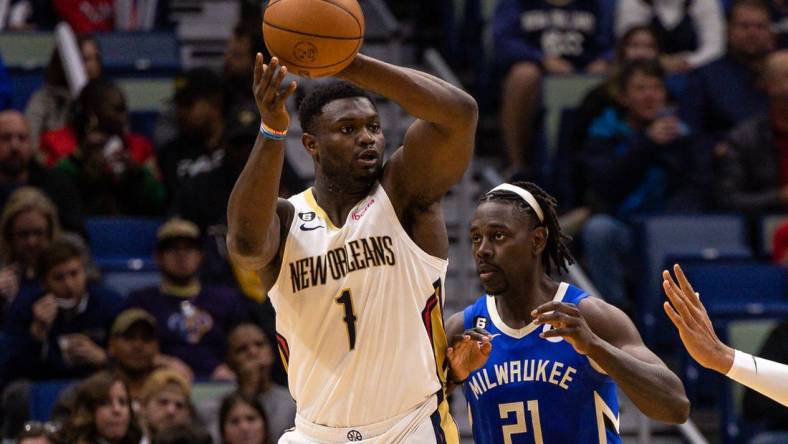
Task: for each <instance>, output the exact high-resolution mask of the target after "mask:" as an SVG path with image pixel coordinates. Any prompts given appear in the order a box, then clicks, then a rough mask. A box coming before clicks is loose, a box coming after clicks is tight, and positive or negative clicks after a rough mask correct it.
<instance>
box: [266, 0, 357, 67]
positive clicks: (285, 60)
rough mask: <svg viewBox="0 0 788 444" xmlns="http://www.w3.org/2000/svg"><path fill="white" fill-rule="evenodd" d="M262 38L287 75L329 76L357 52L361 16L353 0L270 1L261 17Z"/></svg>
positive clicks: (351, 59)
mask: <svg viewBox="0 0 788 444" xmlns="http://www.w3.org/2000/svg"><path fill="white" fill-rule="evenodd" d="M263 36H264V39H265V46H266V47H267V48H268V51H270V52H271V55H272V56H276V57H278V58H279V60H280V62H281V63H282V64H284V65H285V66H287V69H288V70H289V71H290V72H291V73H293V74H297V75H299V76H303V77H325V76H330V75H333V74H336V73H338V72H340V71H342V70H343V69H345V67H346V66H347V65H349V64H350V62H352V61H353V58H354V57H355V56H356V54H358V51H359V49H361V44H362V43H363V40H364V14H363V13H362V11H361V6H359V4H358V2H357V1H356V0H273V1H271V2H270V3H269V4H268V7H267V8H266V9H265V14H264V15H263Z"/></svg>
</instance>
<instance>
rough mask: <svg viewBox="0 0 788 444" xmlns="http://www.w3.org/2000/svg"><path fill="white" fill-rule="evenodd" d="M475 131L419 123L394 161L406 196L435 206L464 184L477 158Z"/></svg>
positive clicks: (421, 121) (412, 127)
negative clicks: (466, 175) (454, 188)
mask: <svg viewBox="0 0 788 444" xmlns="http://www.w3.org/2000/svg"><path fill="white" fill-rule="evenodd" d="M473 131H474V128H473V125H471V128H453V129H450V128H447V127H442V126H439V125H436V124H434V123H430V122H426V121H424V120H416V121H415V122H413V124H412V125H411V126H410V127H409V128H408V131H407V132H406V133H405V140H404V142H403V147H402V148H401V149H400V150H399V151H398V152H397V153H395V155H394V156H392V158H391V162H392V165H391V166H392V167H394V168H395V170H396V174H397V175H398V180H397V181H396V182H397V183H398V185H399V187H400V188H401V189H402V192H404V193H405V194H407V195H409V196H418V197H419V198H420V199H421V200H422V201H424V202H434V201H437V200H438V199H440V198H441V197H442V196H443V195H444V194H446V192H447V191H449V189H451V187H452V186H454V185H455V184H456V183H457V182H459V181H460V179H461V178H462V175H463V174H464V173H465V170H466V169H467V168H468V164H469V163H470V160H471V157H472V155H473V134H474V133H473Z"/></svg>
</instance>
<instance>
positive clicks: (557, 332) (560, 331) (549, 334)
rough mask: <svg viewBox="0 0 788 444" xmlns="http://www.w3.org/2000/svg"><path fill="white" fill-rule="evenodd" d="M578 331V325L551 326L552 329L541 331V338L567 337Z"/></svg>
mask: <svg viewBox="0 0 788 444" xmlns="http://www.w3.org/2000/svg"><path fill="white" fill-rule="evenodd" d="M576 332H577V327H563V328H551V329H550V330H547V331H543V332H541V333H539V337H540V338H559V337H561V338H565V337H567V336H572V335H574V334H575V333H576Z"/></svg>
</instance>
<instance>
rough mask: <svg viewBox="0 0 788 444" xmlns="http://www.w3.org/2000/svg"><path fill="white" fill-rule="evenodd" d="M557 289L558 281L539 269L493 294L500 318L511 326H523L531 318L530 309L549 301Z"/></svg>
mask: <svg viewBox="0 0 788 444" xmlns="http://www.w3.org/2000/svg"><path fill="white" fill-rule="evenodd" d="M557 289H558V283H557V282H555V281H554V280H552V279H550V277H549V276H547V275H546V274H545V273H544V272H543V271H541V270H539V271H538V275H536V276H524V278H523V279H521V280H519V282H516V283H513V285H512V286H511V287H510V288H509V290H507V291H505V292H503V293H501V294H499V295H496V296H495V304H496V307H497V308H498V313H499V314H500V315H501V320H503V322H504V323H505V324H506V325H508V326H509V327H512V328H523V327H525V326H526V325H528V324H529V323H530V322H531V320H532V318H531V311H533V309H535V308H536V307H538V306H540V305H542V304H544V303H545V302H549V301H551V300H552V299H553V297H554V296H555V292H556V291H557Z"/></svg>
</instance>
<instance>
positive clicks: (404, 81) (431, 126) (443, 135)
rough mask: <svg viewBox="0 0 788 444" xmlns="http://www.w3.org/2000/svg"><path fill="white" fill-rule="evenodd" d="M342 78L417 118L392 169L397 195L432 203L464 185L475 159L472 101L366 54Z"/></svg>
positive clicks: (424, 76)
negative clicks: (457, 185) (470, 165)
mask: <svg viewBox="0 0 788 444" xmlns="http://www.w3.org/2000/svg"><path fill="white" fill-rule="evenodd" d="M338 77H341V78H343V79H345V80H349V81H351V82H353V83H355V84H357V85H359V86H360V87H362V88H364V89H367V90H370V91H373V92H375V93H377V94H380V95H382V96H384V97H387V98H389V99H391V100H393V101H395V102H397V103H398V104H399V105H400V106H402V107H403V108H404V109H405V111H407V112H408V113H409V114H410V115H412V116H414V117H416V118H417V119H418V120H416V122H414V123H413V124H412V125H411V127H410V128H408V131H407V133H406V135H405V141H404V149H402V150H399V151H397V152H396V153H395V154H394V155H393V156H392V158H391V162H390V165H389V168H392V169H393V171H394V172H395V176H396V178H395V180H394V182H395V186H396V187H397V191H398V192H400V193H403V194H406V195H407V196H408V197H409V198H410V199H411V200H413V199H416V200H418V201H419V202H422V203H432V202H435V201H437V200H438V199H440V198H441V197H442V196H443V195H444V194H445V193H446V192H447V191H448V190H449V189H450V188H451V187H452V186H453V185H454V184H455V183H457V182H458V181H459V180H460V178H461V177H462V175H463V174H464V173H465V170H466V169H467V167H468V164H469V163H470V160H471V156H472V155H473V141H474V134H475V132H476V122H477V119H478V108H477V105H476V101H475V100H474V99H473V97H471V96H470V95H469V94H467V93H466V92H464V91H462V90H461V89H459V88H456V87H454V86H452V85H451V84H449V83H448V82H445V81H443V80H441V79H439V78H437V77H434V76H431V75H429V74H426V73H423V72H420V71H416V70H413V69H409V68H403V67H400V66H395V65H392V64H389V63H386V62H382V61H380V60H376V59H373V58H371V57H367V56H364V55H363V54H359V55H358V56H356V58H355V60H354V61H353V63H351V64H350V66H348V67H347V68H346V69H345V70H344V71H342V72H341V73H340V74H339V75H338Z"/></svg>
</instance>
